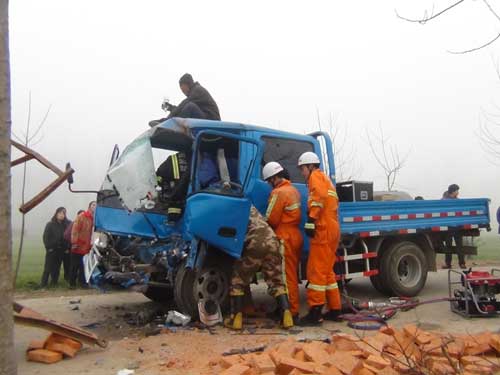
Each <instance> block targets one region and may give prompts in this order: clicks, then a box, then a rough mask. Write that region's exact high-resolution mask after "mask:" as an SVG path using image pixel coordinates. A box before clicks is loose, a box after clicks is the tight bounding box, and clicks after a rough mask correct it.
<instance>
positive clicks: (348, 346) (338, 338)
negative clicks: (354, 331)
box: [332, 333, 359, 351]
mask: <svg viewBox="0 0 500 375" xmlns="http://www.w3.org/2000/svg"><path fill="white" fill-rule="evenodd" d="M358 343H359V339H358V338H356V337H354V336H352V335H347V334H345V333H338V334H335V335H333V336H332V346H333V347H334V348H335V349H336V350H343V351H350V350H359V348H358V345H357V344H358Z"/></svg>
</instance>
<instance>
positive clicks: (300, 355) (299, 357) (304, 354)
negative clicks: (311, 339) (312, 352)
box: [293, 349, 307, 362]
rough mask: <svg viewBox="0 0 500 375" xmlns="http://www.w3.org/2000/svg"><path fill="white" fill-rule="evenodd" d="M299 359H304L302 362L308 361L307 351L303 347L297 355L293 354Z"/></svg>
mask: <svg viewBox="0 0 500 375" xmlns="http://www.w3.org/2000/svg"><path fill="white" fill-rule="evenodd" d="M293 358H295V359H296V360H297V361H302V362H307V359H306V353H304V351H303V350H302V349H300V350H299V351H298V352H297V353H295V355H294V356H293Z"/></svg>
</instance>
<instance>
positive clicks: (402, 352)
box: [210, 324, 500, 375]
mask: <svg viewBox="0 0 500 375" xmlns="http://www.w3.org/2000/svg"><path fill="white" fill-rule="evenodd" d="M301 341H302V342H301ZM301 341H297V340H294V339H292V338H289V339H287V340H285V341H283V342H281V343H280V344H278V345H276V346H274V347H271V348H269V349H266V347H265V346H262V347H258V348H254V349H246V348H243V349H233V350H231V351H229V352H226V353H223V354H222V356H221V357H220V358H219V359H218V360H216V361H211V362H210V366H211V368H212V371H213V372H212V373H213V374H223V375H230V374H231V375H235V374H240V375H243V374H252V375H253V374H256V375H258V374H269V375H271V374H280V375H281V374H290V375H291V374H294V375H295V374H320V375H342V374H354V375H373V374H383V375H396V374H401V373H408V372H412V373H418V374H455V373H463V374H483V375H486V374H493V373H497V372H498V371H500V335H499V334H495V333H492V332H483V333H480V334H475V335H456V334H443V333H438V332H430V331H424V330H422V329H420V328H419V327H417V326H416V325H412V324H409V325H406V326H404V327H403V328H402V329H394V328H392V327H388V326H386V327H383V328H382V329H381V330H380V331H379V332H376V333H375V334H374V335H371V336H363V337H357V336H353V335H349V334H343V333H337V334H334V335H333V336H332V337H331V339H325V340H322V341H321V340H315V341H312V340H301Z"/></svg>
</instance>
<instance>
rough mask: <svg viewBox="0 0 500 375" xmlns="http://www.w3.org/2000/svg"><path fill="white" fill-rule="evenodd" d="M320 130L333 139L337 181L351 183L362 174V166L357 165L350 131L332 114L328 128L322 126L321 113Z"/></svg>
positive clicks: (329, 117) (319, 119)
mask: <svg viewBox="0 0 500 375" xmlns="http://www.w3.org/2000/svg"><path fill="white" fill-rule="evenodd" d="M317 116H318V128H319V129H320V130H324V131H326V132H327V133H328V134H329V135H330V138H331V139H332V144H333V151H334V155H333V156H334V159H335V175H336V180H337V181H349V180H352V179H353V178H354V177H355V176H357V175H359V174H360V173H361V166H360V165H359V164H358V163H357V158H356V151H357V150H356V147H355V145H354V142H353V141H352V138H350V134H349V129H348V127H347V126H345V125H343V124H341V123H340V122H339V121H338V117H337V118H336V117H335V116H334V115H333V114H332V113H330V114H329V116H328V122H327V124H326V126H323V125H322V122H321V118H320V115H319V111H317Z"/></svg>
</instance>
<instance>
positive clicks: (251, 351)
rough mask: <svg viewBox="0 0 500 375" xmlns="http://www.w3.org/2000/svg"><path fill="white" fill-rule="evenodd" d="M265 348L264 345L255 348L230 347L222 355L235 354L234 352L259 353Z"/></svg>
mask: <svg viewBox="0 0 500 375" xmlns="http://www.w3.org/2000/svg"><path fill="white" fill-rule="evenodd" d="M264 350H266V345H262V346H258V347H256V348H250V349H247V348H241V349H231V350H230V351H228V352H224V353H222V355H223V356H228V355H235V354H248V353H259V352H263V351H264Z"/></svg>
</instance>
